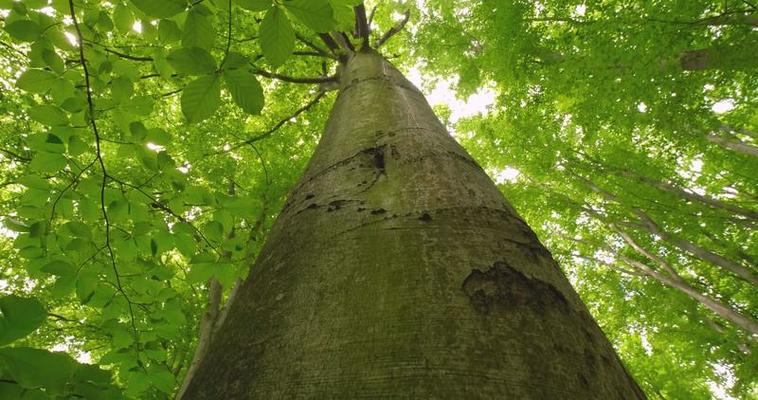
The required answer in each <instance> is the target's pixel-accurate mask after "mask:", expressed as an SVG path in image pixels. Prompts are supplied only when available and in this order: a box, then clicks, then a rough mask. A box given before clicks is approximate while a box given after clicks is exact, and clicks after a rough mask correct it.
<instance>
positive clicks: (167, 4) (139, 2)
mask: <svg viewBox="0 0 758 400" xmlns="http://www.w3.org/2000/svg"><path fill="white" fill-rule="evenodd" d="M131 2H132V3H133V4H134V5H135V6H137V8H139V9H140V10H141V11H142V12H144V13H145V14H147V15H148V16H151V17H156V18H171V17H173V16H174V15H176V14H179V13H180V12H182V11H184V10H185V8H186V6H187V2H186V1H181V0H131Z"/></svg>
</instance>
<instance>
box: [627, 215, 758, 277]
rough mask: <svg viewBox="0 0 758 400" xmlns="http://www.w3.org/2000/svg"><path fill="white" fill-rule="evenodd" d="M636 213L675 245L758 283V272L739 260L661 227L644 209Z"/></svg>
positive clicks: (658, 233)
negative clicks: (743, 264)
mask: <svg viewBox="0 0 758 400" xmlns="http://www.w3.org/2000/svg"><path fill="white" fill-rule="evenodd" d="M634 213H635V214H636V215H637V216H638V217H639V219H640V222H642V226H643V227H644V228H645V230H647V231H648V232H650V233H651V234H653V235H657V236H660V237H661V239H663V240H665V241H666V242H667V243H670V244H672V245H674V246H675V247H677V248H678V249H679V250H682V251H684V252H685V253H688V254H690V255H692V256H694V257H696V258H699V259H700V260H703V261H705V262H708V263H711V264H713V265H715V266H719V267H721V268H723V269H725V270H726V271H729V272H731V273H732V274H734V275H735V276H737V277H739V278H741V279H743V280H744V281H746V282H750V283H752V284H753V285H758V274H756V273H755V272H753V271H751V270H749V269H748V268H746V267H744V266H742V265H741V264H739V263H738V262H735V261H732V260H730V259H728V258H726V257H723V256H721V255H719V254H716V253H714V252H712V251H710V250H707V249H704V248H702V247H700V246H698V245H697V244H695V243H693V242H690V241H689V240H685V239H683V238H680V237H679V236H677V235H674V234H672V233H670V232H668V231H665V230H663V229H661V228H660V227H659V226H658V225H657V224H656V223H655V222H654V221H653V220H652V218H650V216H649V215H647V214H646V213H645V212H643V211H642V210H639V209H636V210H635V211H634Z"/></svg>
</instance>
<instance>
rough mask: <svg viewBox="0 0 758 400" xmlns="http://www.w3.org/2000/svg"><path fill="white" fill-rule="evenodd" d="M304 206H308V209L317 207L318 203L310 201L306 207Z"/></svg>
mask: <svg viewBox="0 0 758 400" xmlns="http://www.w3.org/2000/svg"><path fill="white" fill-rule="evenodd" d="M306 208H310V209H314V208H318V204H316V203H311V204H308V207H306Z"/></svg>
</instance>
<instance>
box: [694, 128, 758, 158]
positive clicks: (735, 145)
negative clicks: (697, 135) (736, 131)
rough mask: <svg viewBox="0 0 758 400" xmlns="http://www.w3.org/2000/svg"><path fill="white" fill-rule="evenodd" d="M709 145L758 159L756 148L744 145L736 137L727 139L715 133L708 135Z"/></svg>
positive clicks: (757, 148) (757, 149)
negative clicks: (716, 145) (712, 144)
mask: <svg viewBox="0 0 758 400" xmlns="http://www.w3.org/2000/svg"><path fill="white" fill-rule="evenodd" d="M706 139H708V141H709V142H711V143H716V144H718V145H719V146H721V147H723V148H725V149H729V150H732V151H736V152H737V153H742V154H747V155H749V156H753V157H758V147H755V146H753V145H751V144H748V143H745V142H743V141H741V140H739V139H737V138H736V137H731V138H727V137H724V136H721V135H719V134H716V133H709V134H708V135H707V136H706Z"/></svg>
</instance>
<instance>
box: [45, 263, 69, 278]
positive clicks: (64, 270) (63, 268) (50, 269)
mask: <svg viewBox="0 0 758 400" xmlns="http://www.w3.org/2000/svg"><path fill="white" fill-rule="evenodd" d="M40 270H41V271H42V272H47V273H48V274H53V275H57V276H66V275H74V274H76V267H74V265H73V264H71V263H69V262H66V261H62V260H53V261H50V262H49V263H47V264H45V265H44V266H43V267H42V268H41V269H40Z"/></svg>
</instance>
